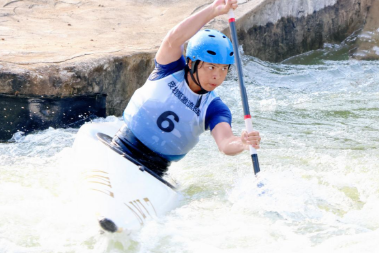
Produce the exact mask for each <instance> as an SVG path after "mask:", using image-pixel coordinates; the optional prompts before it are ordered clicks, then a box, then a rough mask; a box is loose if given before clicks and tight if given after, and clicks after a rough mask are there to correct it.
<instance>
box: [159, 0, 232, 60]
mask: <svg viewBox="0 0 379 253" xmlns="http://www.w3.org/2000/svg"><path fill="white" fill-rule="evenodd" d="M237 7H238V3H237V0H225V1H221V0H215V1H214V2H213V3H212V4H210V5H208V6H207V7H205V8H204V9H202V10H201V11H199V12H196V13H195V14H193V15H191V16H189V17H188V18H186V19H184V20H183V21H182V22H180V23H179V24H178V25H176V26H175V27H174V28H172V29H171V30H170V31H169V32H168V34H167V35H166V37H165V38H164V39H163V41H162V44H161V46H160V48H159V50H158V52H157V55H156V57H155V59H156V60H157V62H158V63H160V64H169V63H171V62H174V61H176V60H178V59H179V58H180V57H181V56H182V53H183V46H184V43H185V42H186V41H187V40H189V39H190V38H191V37H192V36H194V35H195V34H196V33H197V32H198V31H199V30H200V29H201V28H202V27H203V26H204V25H205V24H207V23H208V22H209V21H211V20H212V19H213V18H215V17H217V16H219V15H223V14H226V13H228V11H229V10H230V8H234V9H235V8H237Z"/></svg>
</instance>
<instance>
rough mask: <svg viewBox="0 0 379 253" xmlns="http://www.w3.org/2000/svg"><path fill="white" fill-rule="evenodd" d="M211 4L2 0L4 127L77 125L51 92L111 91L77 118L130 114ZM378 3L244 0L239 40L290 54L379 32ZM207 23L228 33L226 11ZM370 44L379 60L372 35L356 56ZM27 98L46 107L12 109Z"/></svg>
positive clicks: (264, 53)
mask: <svg viewBox="0 0 379 253" xmlns="http://www.w3.org/2000/svg"><path fill="white" fill-rule="evenodd" d="M205 5H206V3H204V1H200V0H194V1H184V0H179V1H174V0H166V1H158V0H150V1H148V0H145V1H142V0H114V1H108V2H106V3H104V2H103V1H100V0H89V1H85V2H82V1H77V0H67V1H55V0H29V1H11V0H6V1H4V0H0V94H2V97H0V100H1V101H2V104H1V106H2V107H4V108H3V109H5V110H3V114H1V115H0V116H1V119H0V122H1V124H0V125H1V126H2V128H1V129H0V131H3V132H4V131H5V130H4V129H6V131H7V132H6V133H7V134H3V135H2V136H3V137H1V138H2V139H3V140H4V139H9V138H10V137H11V136H12V134H13V133H15V132H16V131H18V130H19V131H25V130H27V131H31V130H34V129H43V128H46V127H47V126H49V125H50V126H54V127H62V126H65V124H66V125H67V122H66V123H62V121H61V119H62V117H63V116H64V115H63V113H64V111H67V110H66V109H64V108H63V107H62V108H60V107H59V106H57V107H55V108H56V111H54V110H46V108H45V109H44V106H42V104H43V103H48V102H44V101H47V100H46V99H53V100H54V101H59V100H62V101H64V99H67V98H74V97H82V98H83V97H94V96H95V97H97V98H99V96H102V95H104V96H105V95H106V96H107V99H106V106H105V108H103V104H104V103H105V102H104V101H100V100H99V99H97V100H96V99H95V100H91V101H92V102H91V103H92V104H91V105H89V104H83V105H81V106H82V107H83V108H84V110H81V109H80V108H81V107H80V108H79V107H75V111H76V112H77V114H75V115H73V116H72V118H73V122H74V121H75V120H78V121H80V120H82V117H83V111H84V112H86V110H85V109H86V108H88V106H93V107H98V108H103V109H101V110H102V112H101V113H103V111H104V110H106V114H107V115H121V114H122V111H123V109H124V107H125V106H126V104H127V102H128V101H129V99H130V96H131V95H132V94H133V92H134V90H135V89H137V88H138V87H140V86H141V85H142V84H143V83H144V81H145V80H146V78H147V77H148V75H149V73H150V72H151V70H152V69H153V67H154V63H153V58H154V55H155V52H156V50H157V49H158V47H159V45H160V43H161V40H162V39H163V37H164V35H165V34H166V33H167V31H168V30H169V29H170V28H171V27H173V26H174V25H175V24H177V23H178V22H179V21H181V20H182V19H184V18H185V17H187V16H189V15H190V14H191V13H193V12H195V11H197V10H199V9H201V8H202V7H204V6H205ZM376 5H378V4H376V3H374V0H251V1H248V0H246V1H241V3H240V8H238V10H237V11H236V16H237V28H238V35H239V38H240V41H239V42H240V44H241V45H243V48H244V52H245V53H246V54H249V55H253V56H256V57H258V58H260V59H262V60H266V61H282V60H284V59H286V58H288V57H290V56H293V55H296V54H300V53H303V52H306V51H309V50H314V49H317V48H320V47H322V46H323V44H324V43H325V42H329V43H330V42H340V41H342V40H343V39H345V38H346V37H347V36H349V35H350V34H351V33H352V32H354V31H357V30H358V31H359V30H362V31H364V32H366V33H367V32H371V31H372V29H373V28H375V27H377V26H376V25H377V21H376V20H377V18H376V16H375V13H376V11H375V10H377V6H376ZM366 24H370V25H369V27H365V25H366ZM207 26H208V27H213V28H216V29H219V30H222V31H224V32H225V33H228V22H227V17H226V16H225V17H218V18H216V19H215V20H213V21H212V22H210V24H208V25H207ZM376 29H377V28H376ZM362 38H363V37H362ZM367 48H369V49H372V51H371V54H370V56H369V58H370V59H375V57H376V58H377V55H375V52H376V51H375V45H374V46H373V45H372V43H370V42H368V44H367V43H366V45H365V46H364V47H362V48H361V49H359V48H358V47H357V51H356V52H355V56H360V57H361V58H365V54H363V53H362V52H367V51H368V49H367ZM362 55H363V56H362ZM366 55H368V54H366ZM104 96H103V99H105V98H104ZM5 98H6V99H5ZM10 98H12V99H10ZM26 98H27V99H29V100H25V99H26ZM18 99H20V101H40V103H41V106H29V107H28V108H32V109H31V111H30V112H29V113H27V114H25V112H23V111H22V110H21V111H20V113H19V114H17V113H15V111H13V112H12V113H6V112H10V110H7V109H8V108H13V107H14V105H15V104H17V102H15V101H17V100H18ZM94 101H95V102H94ZM96 101H97V102H98V103H99V104H96V103H97V102H96ZM23 103H24V102H23ZM75 103H76V102H75ZM57 104H59V103H57ZM64 104H65V103H62V106H63V105H64ZM58 109H59V110H58ZM71 109H72V108H71ZM33 110H34V111H33ZM43 110H44V112H42V111H43ZM69 110H70V109H69ZM101 110H100V111H101ZM17 111H19V110H17ZM59 112H61V113H62V114H59ZM86 113H87V112H86ZM101 113H98V112H96V111H91V114H94V115H99V116H103V114H101ZM53 114H54V115H53ZM30 115H45V116H44V117H45V118H41V117H40V118H38V117H30ZM46 115H47V116H46ZM56 115H58V116H56ZM11 117H14V119H13V120H12V119H10V118H11ZM31 118H32V119H33V122H34V123H30V119H31ZM16 119H17V120H19V121H21V122H22V121H23V120H24V122H25V124H23V126H24V127H23V128H20V127H15V125H17V124H14V122H16ZM28 122H29V123H28ZM38 122H39V123H38ZM41 122H43V124H42V123H41ZM71 123H72V122H71ZM71 123H69V124H71ZM5 126H6V127H5ZM26 126H28V127H26Z"/></svg>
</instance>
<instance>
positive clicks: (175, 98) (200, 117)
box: [123, 70, 218, 161]
mask: <svg viewBox="0 0 379 253" xmlns="http://www.w3.org/2000/svg"><path fill="white" fill-rule="evenodd" d="M184 74H185V71H184V70H181V71H178V72H176V73H174V74H172V75H169V76H167V77H164V78H162V79H159V80H157V81H150V80H147V81H146V83H145V84H144V85H143V86H142V87H141V88H139V89H138V90H137V91H136V92H135V93H134V94H133V96H132V98H131V100H130V102H129V104H128V105H127V107H126V109H125V111H124V115H123V117H124V121H125V123H126V125H127V126H128V128H129V129H130V130H131V131H132V132H133V134H134V135H135V136H136V137H137V138H138V139H139V140H140V141H141V142H142V143H143V144H145V145H146V146H147V147H148V148H150V149H151V150H153V151H154V152H156V153H158V154H160V155H162V156H163V157H165V158H166V159H168V160H170V161H177V160H179V159H181V158H183V157H184V156H185V155H186V154H187V153H188V152H189V151H190V150H191V149H192V148H193V147H194V146H195V145H196V144H197V143H198V141H199V136H200V134H202V133H203V132H204V131H205V114H206V112H207V108H208V106H209V104H210V103H211V102H212V100H213V99H215V98H216V97H218V96H217V95H216V93H215V92H213V91H212V92H209V93H207V94H204V95H199V94H196V93H194V92H193V91H192V90H191V89H190V88H189V87H188V84H187V83H186V81H185V79H184Z"/></svg>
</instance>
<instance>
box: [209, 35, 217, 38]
mask: <svg viewBox="0 0 379 253" xmlns="http://www.w3.org/2000/svg"><path fill="white" fill-rule="evenodd" d="M208 36H209V37H212V38H214V37H216V36H214V35H208Z"/></svg>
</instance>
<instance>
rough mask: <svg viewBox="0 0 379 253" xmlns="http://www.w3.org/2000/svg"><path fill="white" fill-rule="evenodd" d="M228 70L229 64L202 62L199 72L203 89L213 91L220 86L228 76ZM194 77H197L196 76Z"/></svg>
mask: <svg viewBox="0 0 379 253" xmlns="http://www.w3.org/2000/svg"><path fill="white" fill-rule="evenodd" d="M228 68H229V65H227V64H214V63H209V62H200V64H199V66H198V68H197V71H198V76H199V81H200V84H201V86H202V87H203V89H204V90H206V91H213V90H214V89H216V88H217V87H218V86H220V85H221V84H222V82H223V81H224V80H225V78H226V75H227V74H228ZM194 76H195V77H196V74H195V75H194ZM195 92H196V91H195Z"/></svg>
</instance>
